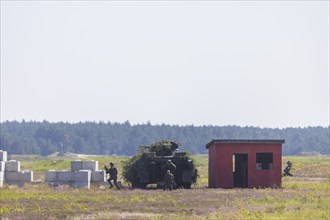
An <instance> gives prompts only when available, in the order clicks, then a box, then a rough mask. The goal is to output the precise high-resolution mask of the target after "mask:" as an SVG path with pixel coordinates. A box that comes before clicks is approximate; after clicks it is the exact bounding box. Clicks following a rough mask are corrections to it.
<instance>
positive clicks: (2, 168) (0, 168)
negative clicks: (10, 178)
mask: <svg viewBox="0 0 330 220" xmlns="http://www.w3.org/2000/svg"><path fill="white" fill-rule="evenodd" d="M5 167H6V162H5V161H0V172H1V171H5Z"/></svg>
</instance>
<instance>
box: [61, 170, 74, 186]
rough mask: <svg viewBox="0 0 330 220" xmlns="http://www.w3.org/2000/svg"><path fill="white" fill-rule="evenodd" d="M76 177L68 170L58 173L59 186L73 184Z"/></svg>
mask: <svg viewBox="0 0 330 220" xmlns="http://www.w3.org/2000/svg"><path fill="white" fill-rule="evenodd" d="M74 177H75V175H74V172H71V171H68V170H62V171H57V181H58V183H59V184H61V183H63V184H64V183H70V182H73V181H74Z"/></svg>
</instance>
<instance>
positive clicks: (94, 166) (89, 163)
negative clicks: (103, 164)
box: [82, 160, 99, 171]
mask: <svg viewBox="0 0 330 220" xmlns="http://www.w3.org/2000/svg"><path fill="white" fill-rule="evenodd" d="M82 166H83V167H82V170H91V171H95V170H98V169H99V162H98V161H95V160H86V161H83V164H82Z"/></svg>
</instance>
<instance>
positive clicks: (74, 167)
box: [71, 160, 83, 171]
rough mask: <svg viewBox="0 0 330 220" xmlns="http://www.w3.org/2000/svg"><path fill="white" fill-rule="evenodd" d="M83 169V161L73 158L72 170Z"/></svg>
mask: <svg viewBox="0 0 330 220" xmlns="http://www.w3.org/2000/svg"><path fill="white" fill-rule="evenodd" d="M79 170H83V161H81V160H73V161H71V171H79Z"/></svg>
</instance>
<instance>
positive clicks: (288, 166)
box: [283, 161, 293, 176]
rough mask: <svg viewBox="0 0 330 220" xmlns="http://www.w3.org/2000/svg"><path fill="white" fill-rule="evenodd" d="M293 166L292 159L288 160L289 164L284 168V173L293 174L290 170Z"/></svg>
mask: <svg viewBox="0 0 330 220" xmlns="http://www.w3.org/2000/svg"><path fill="white" fill-rule="evenodd" d="M291 168H292V163H291V162H290V161H288V162H287V166H286V167H285V169H284V170H283V172H284V175H283V176H293V175H292V174H291V173H290V170H291Z"/></svg>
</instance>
